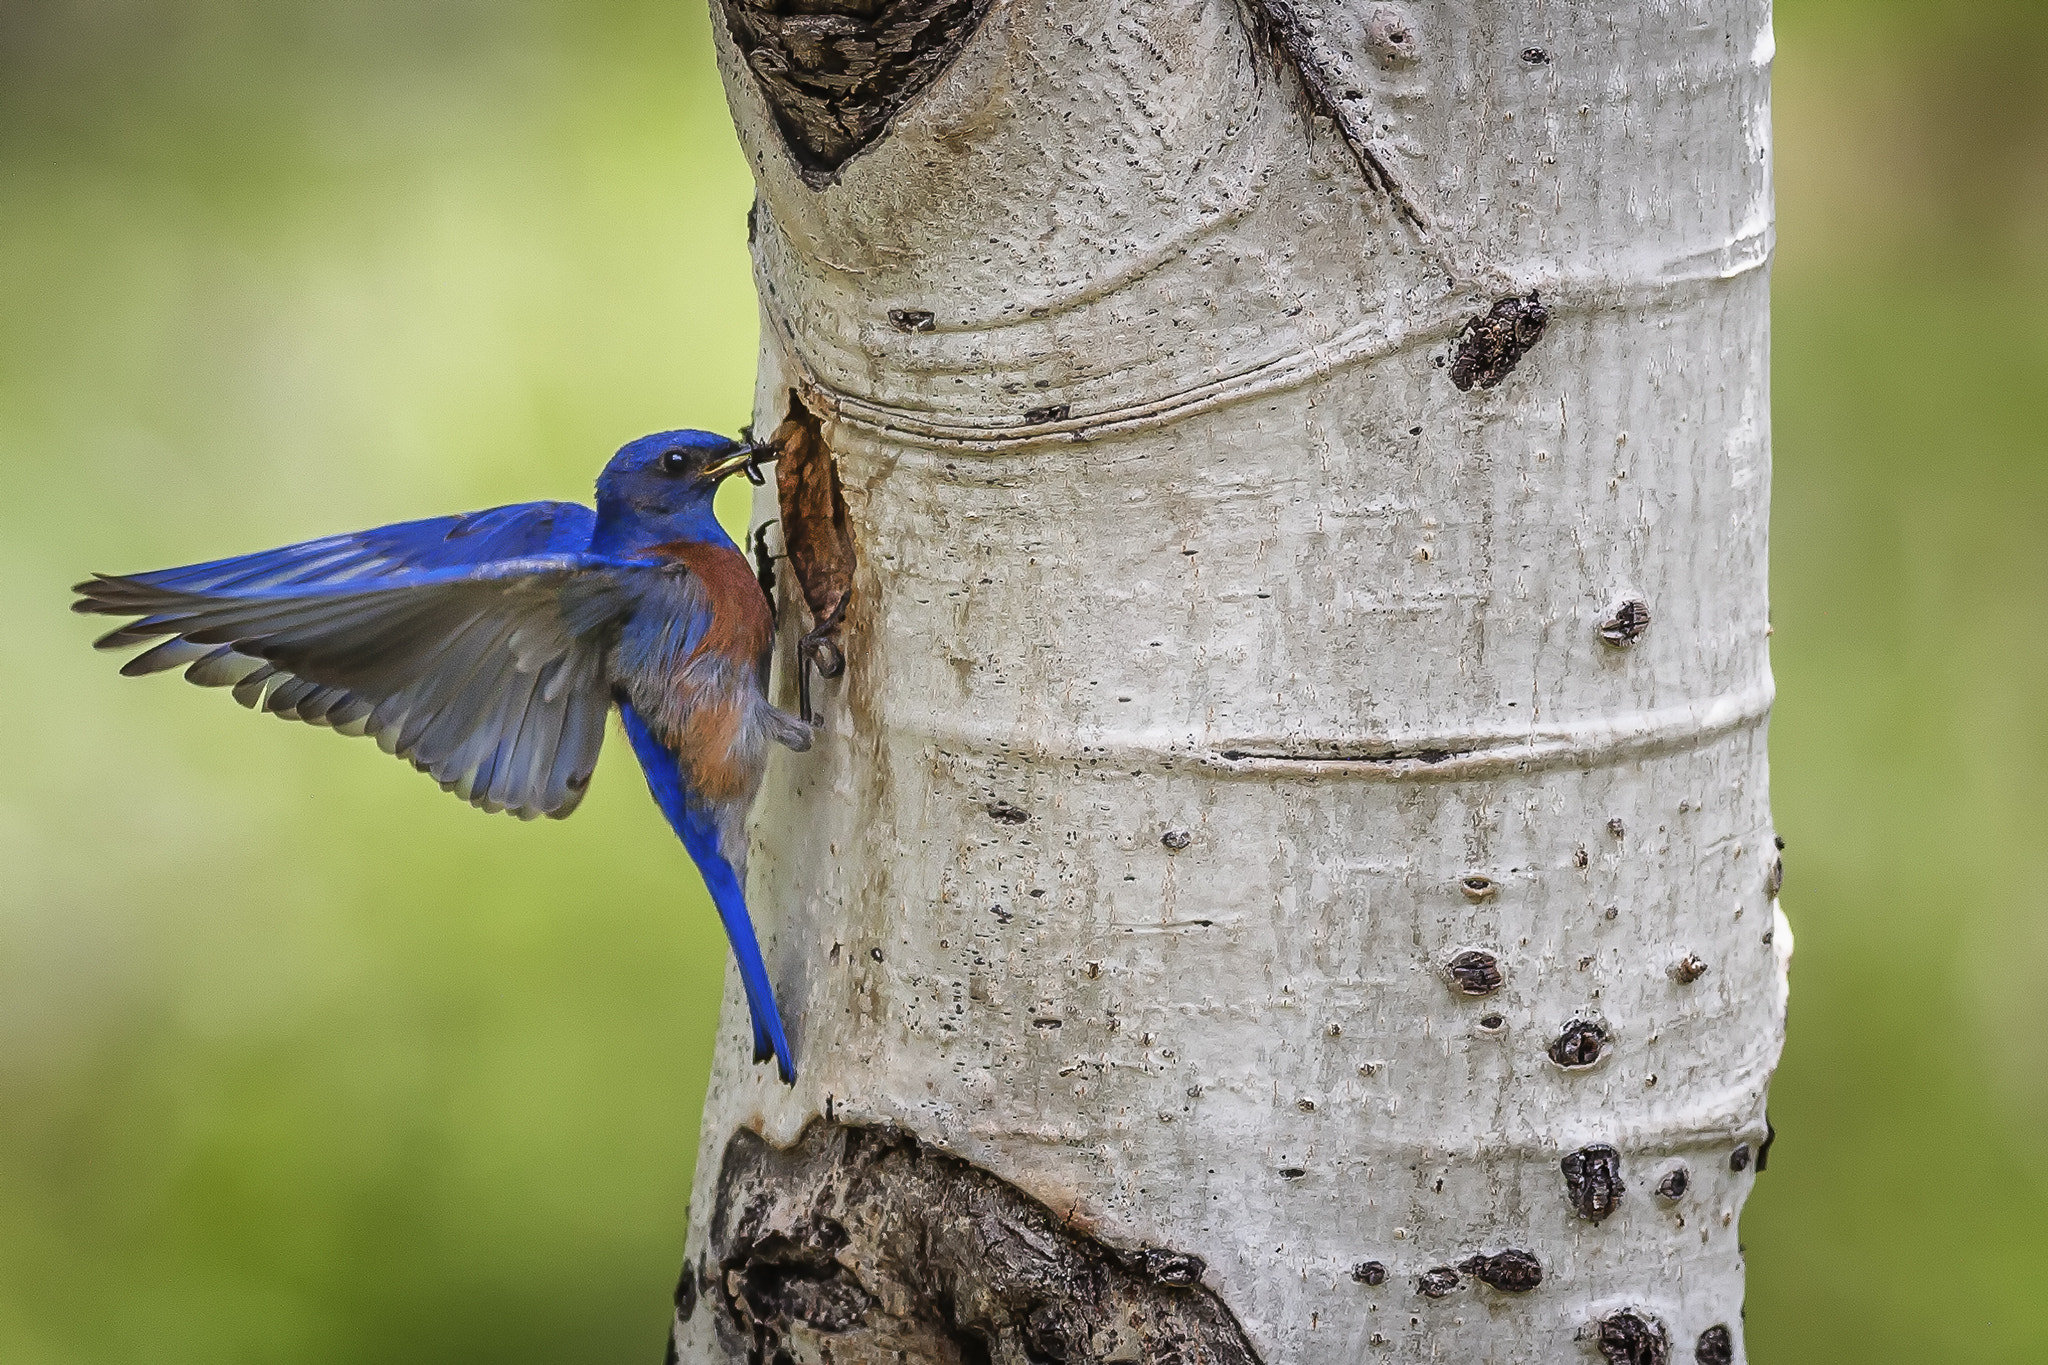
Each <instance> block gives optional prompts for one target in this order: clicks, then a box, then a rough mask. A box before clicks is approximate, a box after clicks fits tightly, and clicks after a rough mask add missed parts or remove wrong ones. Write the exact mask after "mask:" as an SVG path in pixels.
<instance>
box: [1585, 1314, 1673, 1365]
mask: <svg viewBox="0 0 2048 1365" xmlns="http://www.w3.org/2000/svg"><path fill="white" fill-rule="evenodd" d="M1594 1341H1595V1343H1596V1344H1597V1345H1598V1346H1599V1347H1600V1354H1601V1355H1602V1356H1605V1357H1606V1359H1607V1365H1670V1360H1671V1338H1670V1336H1669V1335H1668V1334H1666V1332H1665V1331H1664V1324H1663V1323H1661V1322H1659V1321H1657V1319H1655V1318H1654V1317H1651V1316H1650V1315H1648V1314H1647V1313H1639V1312H1637V1311H1636V1310H1635V1309H1633V1308H1624V1309H1622V1310H1621V1311H1620V1312H1618V1313H1610V1314H1608V1315H1607V1316H1606V1317H1604V1318H1602V1319H1600V1323H1599V1327H1598V1329H1597V1334H1596V1336H1595V1337H1594Z"/></svg>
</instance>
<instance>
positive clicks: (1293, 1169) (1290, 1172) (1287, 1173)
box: [1280, 1166, 1308, 1180]
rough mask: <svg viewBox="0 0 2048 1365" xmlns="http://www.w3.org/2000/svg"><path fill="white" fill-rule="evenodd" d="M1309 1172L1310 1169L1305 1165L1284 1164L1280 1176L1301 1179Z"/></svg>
mask: <svg viewBox="0 0 2048 1365" xmlns="http://www.w3.org/2000/svg"><path fill="white" fill-rule="evenodd" d="M1307 1174H1308V1170H1307V1168H1306V1167H1303V1166H1282V1167H1281V1168H1280V1178H1281V1179H1282V1180H1299V1179H1301V1178H1302V1177H1303V1176H1305V1175H1307Z"/></svg>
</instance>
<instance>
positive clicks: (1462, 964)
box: [1450, 949, 1507, 995]
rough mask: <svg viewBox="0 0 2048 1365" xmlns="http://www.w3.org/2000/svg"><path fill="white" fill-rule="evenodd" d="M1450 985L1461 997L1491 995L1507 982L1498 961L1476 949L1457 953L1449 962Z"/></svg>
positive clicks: (1490, 954)
mask: <svg viewBox="0 0 2048 1365" xmlns="http://www.w3.org/2000/svg"><path fill="white" fill-rule="evenodd" d="M1450 973H1451V984H1452V985H1453V986H1456V987H1457V988H1458V991H1459V993H1460V994H1463V995H1492V994H1493V993H1494V992H1495V991H1497V990H1499V989H1500V988H1501V985H1502V984H1503V983H1504V982H1505V981H1506V980H1507V978H1506V977H1504V976H1502V975H1501V970H1500V960H1499V959H1498V958H1496V957H1495V956H1494V955H1493V954H1492V953H1482V952H1480V951H1479V950H1477V949H1473V950H1471V951H1469V952H1463V953H1459V954H1458V955H1457V956H1456V957H1454V958H1452V959H1451V962H1450Z"/></svg>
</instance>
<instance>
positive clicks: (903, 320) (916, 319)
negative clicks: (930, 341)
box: [889, 308, 938, 332]
mask: <svg viewBox="0 0 2048 1365" xmlns="http://www.w3.org/2000/svg"><path fill="white" fill-rule="evenodd" d="M937 321H938V319H937V318H935V317H934V316H933V315H932V314H931V313H929V312H927V311H926V310H925V309H922V308H891V309H890V310H889V325H890V326H891V327H894V328H895V329H896V330H897V331H899V332H929V331H930V330H931V329H932V327H933V326H934V325H936V323H937Z"/></svg>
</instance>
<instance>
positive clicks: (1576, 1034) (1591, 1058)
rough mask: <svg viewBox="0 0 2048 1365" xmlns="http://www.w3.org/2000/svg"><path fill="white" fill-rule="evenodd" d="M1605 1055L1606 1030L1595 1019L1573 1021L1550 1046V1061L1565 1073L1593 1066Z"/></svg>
mask: <svg viewBox="0 0 2048 1365" xmlns="http://www.w3.org/2000/svg"><path fill="white" fill-rule="evenodd" d="M1606 1053H1607V1029H1606V1027H1605V1026H1604V1025H1603V1024H1601V1023H1600V1022H1599V1021H1598V1020H1595V1019H1574V1020H1572V1021H1571V1022H1570V1023H1568V1024H1566V1025H1565V1026H1564V1032H1562V1033H1560V1034H1558V1035H1557V1038H1556V1040H1555V1041H1553V1042H1552V1043H1551V1044H1550V1060H1551V1061H1553V1062H1556V1063H1557V1064H1558V1065H1559V1066H1561V1067H1563V1068H1564V1069H1565V1070H1567V1071H1578V1070H1581V1069H1583V1068H1585V1067H1589V1066H1591V1065H1593V1064H1594V1063H1595V1062H1597V1061H1599V1060H1600V1059H1601V1058H1602V1057H1603V1056H1605V1055H1606Z"/></svg>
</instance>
